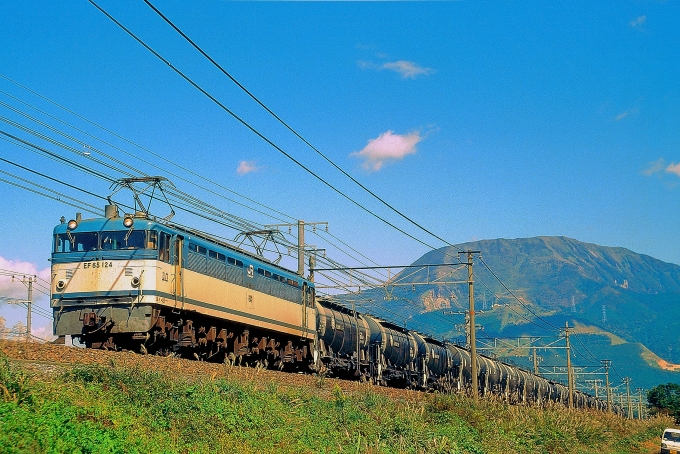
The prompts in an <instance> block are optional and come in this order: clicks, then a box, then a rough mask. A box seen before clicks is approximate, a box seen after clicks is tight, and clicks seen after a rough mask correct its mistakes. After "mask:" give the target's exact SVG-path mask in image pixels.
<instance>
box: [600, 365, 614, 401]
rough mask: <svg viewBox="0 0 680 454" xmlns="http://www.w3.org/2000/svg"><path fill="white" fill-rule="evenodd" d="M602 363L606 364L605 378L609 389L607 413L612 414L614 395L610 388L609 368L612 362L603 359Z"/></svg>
mask: <svg viewBox="0 0 680 454" xmlns="http://www.w3.org/2000/svg"><path fill="white" fill-rule="evenodd" d="M602 363H603V364H604V376H605V386H606V389H607V411H609V412H611V411H612V393H611V389H610V388H609V366H610V365H611V361H610V360H608V359H603V360H602Z"/></svg>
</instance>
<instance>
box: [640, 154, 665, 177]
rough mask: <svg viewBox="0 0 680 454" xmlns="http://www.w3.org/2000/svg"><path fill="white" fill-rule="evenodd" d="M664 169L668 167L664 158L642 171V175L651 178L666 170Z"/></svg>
mask: <svg viewBox="0 0 680 454" xmlns="http://www.w3.org/2000/svg"><path fill="white" fill-rule="evenodd" d="M664 167H666V161H665V160H664V159H663V158H659V159H658V160H656V161H654V162H650V163H649V164H647V168H645V169H644V170H643V171H642V174H643V175H646V176H648V177H649V176H652V175H654V174H655V173H659V172H661V171H662V170H664Z"/></svg>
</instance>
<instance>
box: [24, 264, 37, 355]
mask: <svg viewBox="0 0 680 454" xmlns="http://www.w3.org/2000/svg"><path fill="white" fill-rule="evenodd" d="M35 280H36V276H28V299H27V300H26V308H27V309H28V311H27V313H26V342H31V341H32V340H33V336H32V335H31V305H32V304H33V282H35Z"/></svg>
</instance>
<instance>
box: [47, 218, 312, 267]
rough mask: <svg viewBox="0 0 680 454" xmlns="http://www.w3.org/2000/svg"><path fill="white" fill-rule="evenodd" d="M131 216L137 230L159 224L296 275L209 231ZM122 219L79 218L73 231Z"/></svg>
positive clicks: (119, 226)
mask: <svg viewBox="0 0 680 454" xmlns="http://www.w3.org/2000/svg"><path fill="white" fill-rule="evenodd" d="M126 216H127V215H126ZM133 218H134V222H135V224H134V225H135V227H136V228H138V229H139V230H150V229H152V228H153V227H155V226H161V227H163V228H164V229H166V230H174V231H176V232H178V233H181V234H184V235H185V239H188V240H190V239H199V240H202V241H205V242H207V243H210V244H214V245H216V246H219V247H222V248H225V249H229V250H231V251H233V252H236V253H238V254H241V255H244V256H246V257H248V258H250V259H252V260H255V261H258V262H260V263H262V264H263V265H267V266H268V267H274V268H277V269H279V270H281V271H284V272H286V273H290V274H293V275H297V273H295V272H294V271H292V270H289V269H288V268H285V267H283V266H281V265H278V264H276V263H274V262H272V261H271V260H269V259H267V258H265V257H262V256H259V255H256V254H253V253H252V252H249V251H246V250H244V249H241V248H239V247H236V246H233V245H231V244H229V243H227V242H226V241H224V240H221V239H219V238H217V237H214V236H212V235H210V234H209V233H206V232H201V231H200V230H195V229H192V228H190V227H186V226H183V225H180V224H175V223H172V222H168V221H162V220H159V219H155V218H154V219H149V218H148V217H146V216H145V215H144V216H140V215H135V216H133ZM123 219H124V217H122V216H118V217H115V218H106V217H98V218H89V219H81V220H79V221H78V228H76V229H75V230H74V232H76V233H77V232H78V231H83V232H87V231H102V230H107V229H111V230H128V229H127V228H126V227H124V226H123ZM140 223H141V225H142V227H141V228H140ZM67 225H68V224H67V223H62V224H58V225H56V226H55V227H54V234H55V235H56V234H60V233H66V231H67V229H68V227H67ZM81 227H82V228H81ZM303 279H304V280H307V279H305V278H303Z"/></svg>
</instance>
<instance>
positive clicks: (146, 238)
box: [54, 230, 158, 253]
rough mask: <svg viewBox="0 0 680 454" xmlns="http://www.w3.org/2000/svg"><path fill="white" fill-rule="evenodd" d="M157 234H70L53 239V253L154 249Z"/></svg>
mask: <svg viewBox="0 0 680 454" xmlns="http://www.w3.org/2000/svg"><path fill="white" fill-rule="evenodd" d="M157 239H158V234H157V232H155V231H153V230H151V231H147V230H133V231H131V232H130V231H127V230H117V231H110V232H77V233H76V232H70V233H60V234H58V235H55V237H54V252H56V253H59V252H87V251H96V250H99V249H101V250H105V251H112V250H118V249H156V248H157V247H158V245H157V243H158V241H157Z"/></svg>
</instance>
